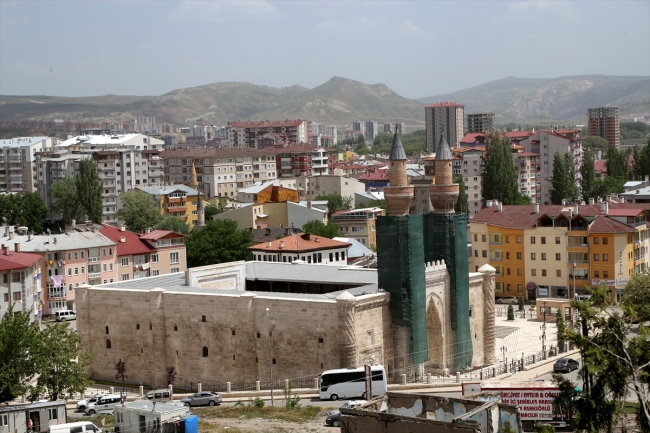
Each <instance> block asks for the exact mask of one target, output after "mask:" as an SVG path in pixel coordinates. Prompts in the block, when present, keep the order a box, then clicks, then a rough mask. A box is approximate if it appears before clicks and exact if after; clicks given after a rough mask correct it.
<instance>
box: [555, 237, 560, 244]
mask: <svg viewBox="0 0 650 433" xmlns="http://www.w3.org/2000/svg"><path fill="white" fill-rule="evenodd" d="M555 244H556V245H560V237H559V236H556V237H555Z"/></svg>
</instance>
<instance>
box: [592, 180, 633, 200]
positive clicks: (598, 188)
mask: <svg viewBox="0 0 650 433" xmlns="http://www.w3.org/2000/svg"><path fill="white" fill-rule="evenodd" d="M623 185H625V179H624V178H616V177H611V176H605V177H604V178H603V179H596V180H595V181H594V188H593V195H594V197H605V196H608V195H610V194H620V193H622V192H623V190H624V188H623Z"/></svg>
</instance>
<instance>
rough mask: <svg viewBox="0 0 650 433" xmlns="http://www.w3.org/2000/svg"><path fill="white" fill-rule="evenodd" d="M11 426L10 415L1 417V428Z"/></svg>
mask: <svg viewBox="0 0 650 433" xmlns="http://www.w3.org/2000/svg"><path fill="white" fill-rule="evenodd" d="M8 425H9V415H0V427H4V426H8Z"/></svg>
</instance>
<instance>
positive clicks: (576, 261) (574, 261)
mask: <svg viewBox="0 0 650 433" xmlns="http://www.w3.org/2000/svg"><path fill="white" fill-rule="evenodd" d="M567 263H568V264H569V265H571V264H573V263H575V264H577V265H585V264H587V265H588V264H589V259H583V260H568V261H567Z"/></svg>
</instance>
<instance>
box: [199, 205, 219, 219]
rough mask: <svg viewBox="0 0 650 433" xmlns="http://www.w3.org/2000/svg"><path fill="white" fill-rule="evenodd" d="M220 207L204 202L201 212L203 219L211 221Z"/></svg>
mask: <svg viewBox="0 0 650 433" xmlns="http://www.w3.org/2000/svg"><path fill="white" fill-rule="evenodd" d="M220 213H221V209H219V208H218V207H217V206H213V205H211V204H206V205H205V206H204V207H203V214H204V215H205V220H206V221H212V219H213V218H214V216H215V215H217V214H220Z"/></svg>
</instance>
